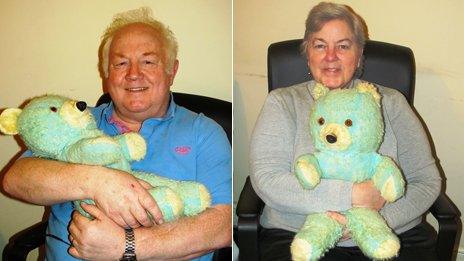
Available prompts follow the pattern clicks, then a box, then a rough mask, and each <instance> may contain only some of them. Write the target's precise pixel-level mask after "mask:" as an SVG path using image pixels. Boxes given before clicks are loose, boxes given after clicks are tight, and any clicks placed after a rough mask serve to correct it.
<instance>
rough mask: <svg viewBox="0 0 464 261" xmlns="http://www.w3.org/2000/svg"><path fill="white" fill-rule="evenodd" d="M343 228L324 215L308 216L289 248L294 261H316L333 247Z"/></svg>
mask: <svg viewBox="0 0 464 261" xmlns="http://www.w3.org/2000/svg"><path fill="white" fill-rule="evenodd" d="M342 233H343V226H342V225H341V224H339V223H338V222H337V221H335V220H333V219H332V218H330V217H329V216H327V214H325V213H318V214H312V215H309V216H308V217H307V218H306V221H305V223H304V224H303V227H302V228H301V229H300V231H298V233H297V234H296V236H295V238H294V239H293V242H292V244H291V246H290V252H291V254H292V259H293V260H294V261H300V260H305V261H306V260H318V259H320V258H321V257H322V256H323V255H324V253H325V252H326V251H327V250H328V249H330V248H332V247H334V246H335V244H336V243H337V241H338V240H339V239H340V237H341V236H342Z"/></svg>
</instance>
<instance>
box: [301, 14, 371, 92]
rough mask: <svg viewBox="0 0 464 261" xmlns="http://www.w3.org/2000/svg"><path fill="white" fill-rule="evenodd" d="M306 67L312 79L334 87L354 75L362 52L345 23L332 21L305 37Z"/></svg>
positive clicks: (342, 83) (339, 85) (340, 85)
mask: <svg viewBox="0 0 464 261" xmlns="http://www.w3.org/2000/svg"><path fill="white" fill-rule="evenodd" d="M307 48H308V49H307V52H306V54H307V58H308V66H309V68H310V70H311V73H312V75H313V77H314V80H316V81H317V82H320V83H322V84H324V85H325V86H326V87H328V88H331V89H334V88H340V87H343V86H344V85H345V84H347V83H348V82H349V81H350V80H351V79H352V78H353V75H354V72H355V71H356V67H357V66H358V64H359V60H360V57H361V52H362V50H360V49H359V48H358V46H357V45H356V44H355V41H354V35H353V32H352V31H351V29H350V28H349V26H348V25H347V24H346V22H344V21H341V20H332V21H329V22H327V23H326V24H325V25H324V26H322V28H321V30H319V31H318V32H315V33H314V34H313V35H312V36H311V38H310V39H309V40H308V47H307Z"/></svg>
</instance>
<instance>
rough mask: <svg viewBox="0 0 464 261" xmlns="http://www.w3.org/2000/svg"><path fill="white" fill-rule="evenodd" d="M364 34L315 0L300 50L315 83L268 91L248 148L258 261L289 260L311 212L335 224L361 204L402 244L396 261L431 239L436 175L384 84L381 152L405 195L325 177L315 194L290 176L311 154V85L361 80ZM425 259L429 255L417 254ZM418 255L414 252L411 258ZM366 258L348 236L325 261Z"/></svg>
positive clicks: (422, 139)
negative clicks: (257, 205) (256, 201)
mask: <svg viewBox="0 0 464 261" xmlns="http://www.w3.org/2000/svg"><path fill="white" fill-rule="evenodd" d="M366 37H367V29H366V27H365V25H364V23H363V20H362V18H361V17H360V16H359V15H357V14H356V13H354V11H353V10H352V9H351V8H350V7H348V6H345V5H340V4H335V3H320V4H318V5H317V6H315V7H314V8H313V9H312V10H311V11H310V13H309V15H308V18H307V20H306V31H305V36H304V42H303V45H302V48H303V50H304V52H305V53H306V57H307V60H308V67H309V73H310V74H311V75H312V77H313V78H314V80H311V81H309V82H305V83H301V84H298V85H295V86H290V87H287V88H280V89H277V90H275V91H273V92H271V93H270V94H269V96H268V97H267V99H266V102H265V104H264V106H263V109H262V111H261V114H260V116H259V118H258V120H257V122H256V125H255V129H254V132H253V136H252V143H251V153H250V154H251V156H250V157H251V181H252V184H253V187H254V188H255V190H256V192H257V194H258V195H259V196H260V197H261V198H262V199H263V200H264V201H265V203H266V207H265V208H264V213H263V215H262V218H261V225H262V226H263V227H264V229H263V230H262V232H261V234H260V248H261V257H262V259H263V260H290V243H291V241H292V240H293V237H294V235H295V233H294V232H295V231H297V230H299V229H300V227H301V226H302V224H303V222H304V220H305V217H306V216H307V215H308V214H310V213H315V212H327V211H329V212H328V213H329V215H330V216H331V217H332V218H334V219H335V220H337V221H338V222H340V223H342V224H343V223H344V222H345V218H344V216H343V215H342V214H340V213H338V212H340V211H344V210H347V209H349V208H351V207H352V206H364V207H369V208H373V209H375V210H378V211H380V213H381V215H382V216H383V217H384V218H385V220H386V221H387V223H388V225H389V226H390V227H391V228H392V229H394V230H395V232H396V233H397V234H398V235H399V237H400V239H401V241H402V249H401V252H400V256H399V259H401V260H412V259H411V257H410V254H411V253H412V252H417V250H412V249H410V248H408V247H407V242H408V241H410V240H416V241H417V240H420V238H422V240H423V238H428V237H429V236H428V233H429V232H428V231H429V230H428V227H426V226H425V225H424V224H422V223H421V216H422V214H423V213H424V212H425V211H426V210H427V209H428V208H429V207H430V206H431V205H432V203H433V202H434V200H435V199H436V197H437V196H438V193H439V191H440V184H441V181H440V176H439V173H438V170H437V166H436V164H435V160H434V158H433V156H432V154H431V149H430V145H429V143H428V140H427V137H426V133H425V131H424V130H423V128H422V126H421V123H420V121H419V120H418V118H417V117H416V116H415V114H414V112H413V111H412V110H411V108H410V107H409V105H408V103H407V102H406V100H405V98H404V97H403V96H402V95H401V94H400V93H399V92H397V91H395V90H393V89H389V88H386V87H383V86H378V85H377V87H378V89H379V91H380V93H381V95H382V96H383V98H382V110H383V116H384V121H385V136H384V140H383V143H382V145H381V147H380V150H379V152H380V153H381V154H383V155H387V156H389V157H391V158H392V159H394V161H395V162H396V163H397V164H398V165H399V166H400V168H401V170H402V172H403V174H404V177H405V180H406V182H407V187H406V194H405V196H404V197H403V198H401V199H399V200H398V201H396V202H394V203H391V204H385V201H384V199H383V198H382V197H381V196H380V193H379V191H378V190H377V189H376V188H375V187H374V186H373V184H372V182H364V183H359V184H353V183H351V182H347V181H341V180H322V181H321V183H320V184H319V185H318V186H317V187H316V188H315V189H313V190H304V189H303V188H302V187H301V185H300V184H299V183H298V181H297V179H296V177H295V176H294V175H293V169H294V162H295V160H296V159H297V157H299V156H300V155H303V154H306V153H312V152H314V146H313V145H312V143H311V139H310V137H309V130H308V112H309V110H310V108H311V106H313V103H314V99H313V97H312V96H311V93H312V89H313V88H314V86H315V84H316V83H322V84H323V85H325V86H327V87H328V88H330V89H337V88H351V87H352V86H354V85H355V84H356V83H358V82H359V81H360V80H359V79H357V75H359V74H358V73H357V72H358V71H359V70H360V68H361V66H362V53H363V47H364V42H365V39H366ZM419 251H420V254H422V255H423V256H424V257H423V259H424V260H430V259H431V258H433V252H431V251H432V250H427V249H421V250H419ZM414 254H417V253H414ZM364 259H365V260H368V259H367V258H366V257H365V256H363V254H362V253H361V252H360V250H359V248H357V247H356V246H355V244H354V242H353V241H352V240H350V238H349V235H345V236H344V238H343V239H342V240H341V241H340V242H339V243H338V246H337V247H336V248H334V249H332V250H331V251H329V252H328V253H326V255H325V256H324V258H323V260H364ZM431 260H434V259H431Z"/></svg>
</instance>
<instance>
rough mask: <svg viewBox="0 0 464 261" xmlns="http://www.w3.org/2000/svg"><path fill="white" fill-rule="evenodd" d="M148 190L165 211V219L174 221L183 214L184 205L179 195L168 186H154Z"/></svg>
mask: <svg viewBox="0 0 464 261" xmlns="http://www.w3.org/2000/svg"><path fill="white" fill-rule="evenodd" d="M148 192H150V194H151V195H152V197H153V198H154V199H155V201H156V204H158V208H159V209H160V210H161V213H163V219H164V221H167V222H169V221H173V220H176V219H177V218H178V217H180V216H181V215H182V212H183V209H184V206H183V203H182V199H181V198H180V197H179V195H178V194H177V193H176V192H174V191H173V190H172V189H170V188H168V187H154V188H152V189H149V190H148Z"/></svg>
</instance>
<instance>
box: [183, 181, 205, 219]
mask: <svg viewBox="0 0 464 261" xmlns="http://www.w3.org/2000/svg"><path fill="white" fill-rule="evenodd" d="M176 191H177V192H178V193H179V196H180V197H181V198H182V202H183V203H184V215H186V216H193V215H196V214H198V213H200V212H203V211H204V210H205V209H206V208H207V207H209V206H210V205H211V195H210V194H209V192H208V189H207V188H206V187H205V185H203V184H201V183H198V182H193V181H181V182H180V183H179V186H178V189H177V190H176Z"/></svg>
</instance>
